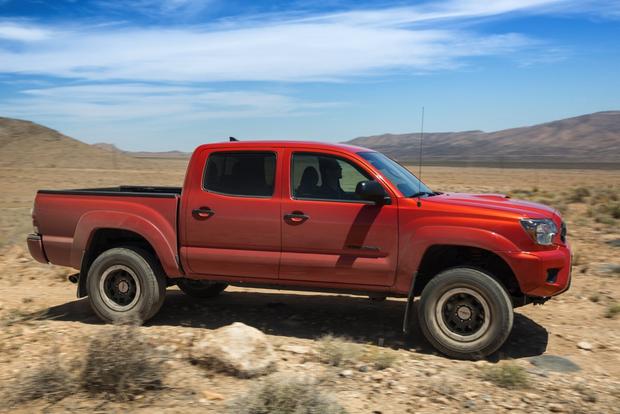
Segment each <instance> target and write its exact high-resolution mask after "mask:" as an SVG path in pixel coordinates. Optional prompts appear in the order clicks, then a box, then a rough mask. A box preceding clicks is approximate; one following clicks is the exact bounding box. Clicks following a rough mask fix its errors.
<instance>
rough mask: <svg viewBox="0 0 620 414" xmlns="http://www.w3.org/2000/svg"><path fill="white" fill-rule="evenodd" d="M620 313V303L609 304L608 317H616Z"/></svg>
mask: <svg viewBox="0 0 620 414" xmlns="http://www.w3.org/2000/svg"><path fill="white" fill-rule="evenodd" d="M618 315H620V303H612V304H610V305H608V306H607V309H606V310H605V317H606V318H609V319H614V318H615V317H616V316H618Z"/></svg>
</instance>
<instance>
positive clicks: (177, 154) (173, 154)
mask: <svg viewBox="0 0 620 414" xmlns="http://www.w3.org/2000/svg"><path fill="white" fill-rule="evenodd" d="M93 146H94V147H98V148H101V149H103V150H106V151H110V152H116V153H121V154H125V155H130V156H132V157H137V158H177V159H187V158H189V157H190V156H191V155H192V154H191V153H190V152H183V151H161V152H154V151H123V150H122V149H120V148H118V147H117V146H116V145H114V144H108V143H104V142H100V143H97V144H93Z"/></svg>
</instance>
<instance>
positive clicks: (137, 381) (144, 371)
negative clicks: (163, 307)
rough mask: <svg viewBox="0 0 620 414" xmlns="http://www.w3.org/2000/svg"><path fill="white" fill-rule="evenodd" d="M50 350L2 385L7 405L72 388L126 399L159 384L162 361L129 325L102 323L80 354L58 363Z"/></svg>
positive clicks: (52, 398)
mask: <svg viewBox="0 0 620 414" xmlns="http://www.w3.org/2000/svg"><path fill="white" fill-rule="evenodd" d="M58 354H59V351H58V350H53V351H52V352H51V353H50V355H54V357H50V358H47V359H44V360H43V362H42V363H40V364H38V365H36V366H35V367H34V368H31V369H26V370H24V371H23V372H22V373H21V374H20V375H18V376H17V377H16V378H15V379H14V380H13V381H11V382H10V383H9V384H8V385H6V386H5V391H6V392H4V393H2V394H3V395H1V397H2V400H3V401H4V402H6V404H7V405H9V406H13V405H17V404H22V403H26V402H29V401H33V400H39V399H44V400H47V401H49V402H57V401H60V400H62V399H63V398H65V397H67V396H69V395H71V394H73V393H76V392H85V393H87V394H89V395H91V396H102V397H104V398H105V399H108V400H116V401H127V400H131V399H133V398H134V397H136V396H137V395H140V394H143V393H144V392H146V391H149V390H158V389H161V388H162V379H163V375H164V373H163V369H162V364H161V363H162V361H161V359H160V358H158V357H157V356H156V355H155V353H154V351H153V350H152V349H151V347H150V346H148V345H147V344H146V343H145V342H144V341H143V340H142V339H141V338H140V337H139V335H138V334H137V331H135V328H133V327H130V326H121V327H113V328H112V329H106V330H105V331H104V332H102V333H99V334H98V335H96V336H95V337H94V338H93V339H91V341H90V344H89V345H88V347H87V349H86V352H85V353H84V354H83V355H80V354H79V353H76V354H75V356H74V359H73V360H71V361H69V362H70V364H69V366H71V367H72V369H68V368H64V367H63V366H61V364H60V361H59V360H58V357H57V355H58Z"/></svg>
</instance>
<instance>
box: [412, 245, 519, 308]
mask: <svg viewBox="0 0 620 414" xmlns="http://www.w3.org/2000/svg"><path fill="white" fill-rule="evenodd" d="M456 267H469V268H473V269H476V270H480V271H482V272H484V273H487V274H489V276H491V277H493V278H494V279H496V280H497V281H498V282H500V283H501V285H502V286H503V287H504V288H505V289H506V291H507V292H508V294H509V295H511V296H522V295H523V292H522V291H521V287H520V286H519V281H518V279H517V277H516V275H515V273H514V271H513V270H512V268H511V267H510V265H509V264H508V263H507V262H506V261H505V260H504V259H503V258H502V257H501V256H500V255H499V254H497V253H496V252H493V251H491V250H487V249H484V248H480V247H475V246H467V245H453V244H435V245H432V246H429V247H428V248H427V249H426V250H425V251H424V254H423V255H422V258H421V260H420V265H419V266H418V271H417V273H416V276H415V278H414V280H413V286H412V292H413V296H418V295H420V294H421V293H422V290H423V289H424V287H425V286H426V285H427V284H428V282H429V281H430V280H431V279H432V278H433V277H435V276H436V275H437V274H439V273H441V272H443V271H445V270H448V269H450V268H456Z"/></svg>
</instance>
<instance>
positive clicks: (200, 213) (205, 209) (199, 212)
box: [192, 207, 215, 219]
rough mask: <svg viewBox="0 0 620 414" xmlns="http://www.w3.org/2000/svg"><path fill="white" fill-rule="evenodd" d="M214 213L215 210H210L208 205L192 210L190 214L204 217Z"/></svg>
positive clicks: (195, 216)
mask: <svg viewBox="0 0 620 414" xmlns="http://www.w3.org/2000/svg"><path fill="white" fill-rule="evenodd" d="M214 214H215V211H213V210H211V209H210V208H209V207H200V208H195V209H193V210H192V215H193V216H194V218H197V219H199V218H200V219H206V218H209V217H211V216H212V215H214Z"/></svg>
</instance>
